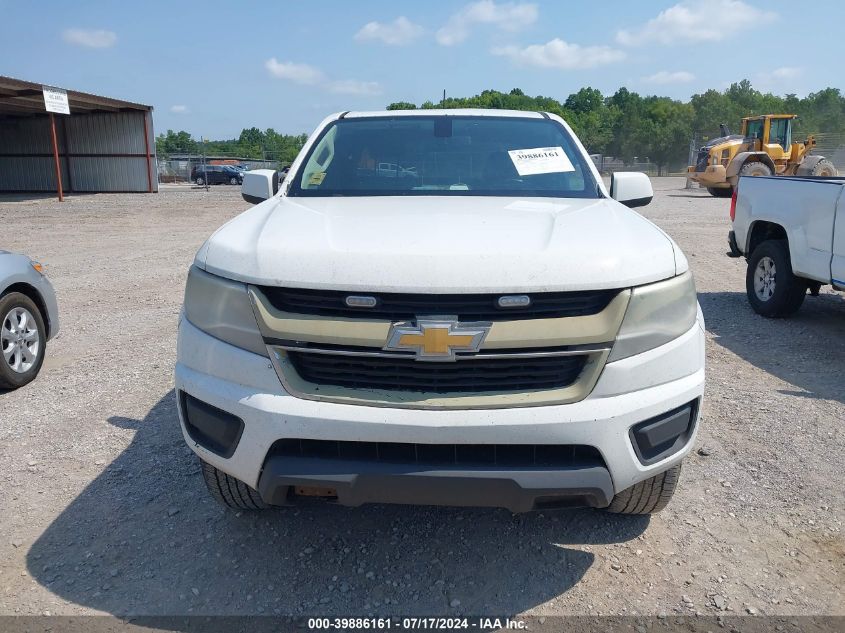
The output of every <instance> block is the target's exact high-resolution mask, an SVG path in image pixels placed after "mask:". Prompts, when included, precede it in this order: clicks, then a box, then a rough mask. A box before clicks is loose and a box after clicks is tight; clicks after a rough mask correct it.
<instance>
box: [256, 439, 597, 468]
mask: <svg viewBox="0 0 845 633" xmlns="http://www.w3.org/2000/svg"><path fill="white" fill-rule="evenodd" d="M276 455H279V456H283V457H311V458H320V459H338V460H344V461H362V462H384V463H398V464H426V465H430V466H438V465H442V466H455V465H460V466H482V465H496V466H513V467H520V466H522V467H524V466H556V467H561V466H575V465H580V464H596V463H601V464H603V463H604V462H603V460H602V457H601V454H600V453H599V452H598V450H597V449H595V448H593V447H592V446H584V445H581V444H405V443H399V442H338V441H334V440H305V439H284V440H278V441H277V442H276V443H275V444H273V446H272V448H271V449H270V456H276Z"/></svg>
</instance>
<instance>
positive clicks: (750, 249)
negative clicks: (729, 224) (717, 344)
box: [728, 177, 845, 317]
mask: <svg viewBox="0 0 845 633" xmlns="http://www.w3.org/2000/svg"><path fill="white" fill-rule="evenodd" d="M843 191H845V178H840V177H835V178H823V177H818V178H783V177H779V178H766V177H756V178H741V179H740V181H739V186H738V187H737V190H736V192H735V193H734V198H733V200H732V202H731V220H732V221H733V230H732V231H730V233H729V234H728V243H729V245H730V248H731V250H730V253H729V255H731V256H733V257H740V256H743V255H744V256H745V257H746V259H747V260H748V272H747V273H746V277H745V287H746V291H747V293H748V300H749V302H750V303H751V307H753V308H754V310H755V311H756V312H758V313H759V314H762V315H763V316H767V317H784V316H789V315H791V314H794V313H795V312H796V311H797V310H798V308H800V307H801V304H802V303H803V302H804V297H805V296H806V295H807V290H809V291H810V292H811V294H813V295H817V294H818V292H819V288H820V287H821V286H822V285H824V284H831V285H832V286H833V288H834V289H836V290H845V200H843V196H842V194H843Z"/></svg>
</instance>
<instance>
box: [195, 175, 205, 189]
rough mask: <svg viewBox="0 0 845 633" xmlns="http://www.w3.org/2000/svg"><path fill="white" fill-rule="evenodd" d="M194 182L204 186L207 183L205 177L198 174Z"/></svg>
mask: <svg viewBox="0 0 845 633" xmlns="http://www.w3.org/2000/svg"><path fill="white" fill-rule="evenodd" d="M194 182H195V183H197V184H198V185H199V186H200V187H202V186H203V185H204V184H205V179H204V178H203V177H202V176H197V179H196V180H195V181H194Z"/></svg>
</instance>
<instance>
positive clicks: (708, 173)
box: [687, 165, 731, 189]
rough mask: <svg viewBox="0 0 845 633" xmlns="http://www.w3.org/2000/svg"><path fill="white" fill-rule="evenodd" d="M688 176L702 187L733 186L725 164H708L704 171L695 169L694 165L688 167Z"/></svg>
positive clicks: (719, 187) (718, 187)
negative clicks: (729, 180)
mask: <svg viewBox="0 0 845 633" xmlns="http://www.w3.org/2000/svg"><path fill="white" fill-rule="evenodd" d="M687 177H688V178H689V179H690V180H692V181H694V182H697V183H699V184H700V185H701V186H702V187H711V188H716V189H721V188H727V187H730V186H731V185H730V183H729V182H728V177H727V172H726V170H725V166H724V165H708V166H707V167H706V169H705V170H704V171H695V168H694V167H688V168H687Z"/></svg>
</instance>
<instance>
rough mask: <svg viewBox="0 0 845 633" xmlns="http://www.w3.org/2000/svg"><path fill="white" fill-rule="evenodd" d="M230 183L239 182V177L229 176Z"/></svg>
mask: <svg viewBox="0 0 845 633" xmlns="http://www.w3.org/2000/svg"><path fill="white" fill-rule="evenodd" d="M229 184H230V185H236V184H238V179H237V178H235V177H234V176H232V177H231V178H229Z"/></svg>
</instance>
